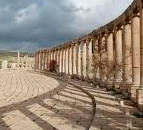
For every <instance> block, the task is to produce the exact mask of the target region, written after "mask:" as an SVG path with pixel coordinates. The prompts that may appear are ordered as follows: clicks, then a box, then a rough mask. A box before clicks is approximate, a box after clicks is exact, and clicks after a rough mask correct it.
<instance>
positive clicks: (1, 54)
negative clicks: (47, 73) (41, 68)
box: [0, 50, 34, 57]
mask: <svg viewBox="0 0 143 130" xmlns="http://www.w3.org/2000/svg"><path fill="white" fill-rule="evenodd" d="M25 55H28V57H34V53H28V52H20V57H23V56H25ZM7 56H11V57H17V52H10V51H1V50H0V57H7Z"/></svg>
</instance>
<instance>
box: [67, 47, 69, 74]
mask: <svg viewBox="0 0 143 130" xmlns="http://www.w3.org/2000/svg"><path fill="white" fill-rule="evenodd" d="M67 53H68V74H70V47H69V46H68V51H67Z"/></svg>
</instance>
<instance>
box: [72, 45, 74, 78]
mask: <svg viewBox="0 0 143 130" xmlns="http://www.w3.org/2000/svg"><path fill="white" fill-rule="evenodd" d="M73 67H74V43H72V45H71V74H72V75H73V71H74V68H73Z"/></svg>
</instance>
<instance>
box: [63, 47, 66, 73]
mask: <svg viewBox="0 0 143 130" xmlns="http://www.w3.org/2000/svg"><path fill="white" fill-rule="evenodd" d="M65 52H66V49H65V48H64V49H63V73H65V72H66V70H65V68H66V67H65V66H66V64H65V63H66V59H65V58H66V57H65V55H66V54H65Z"/></svg>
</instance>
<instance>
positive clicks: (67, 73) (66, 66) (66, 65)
mask: <svg viewBox="0 0 143 130" xmlns="http://www.w3.org/2000/svg"><path fill="white" fill-rule="evenodd" d="M68 51H69V50H68V48H67V47H66V74H68V73H69V71H68V55H69V54H68Z"/></svg>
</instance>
